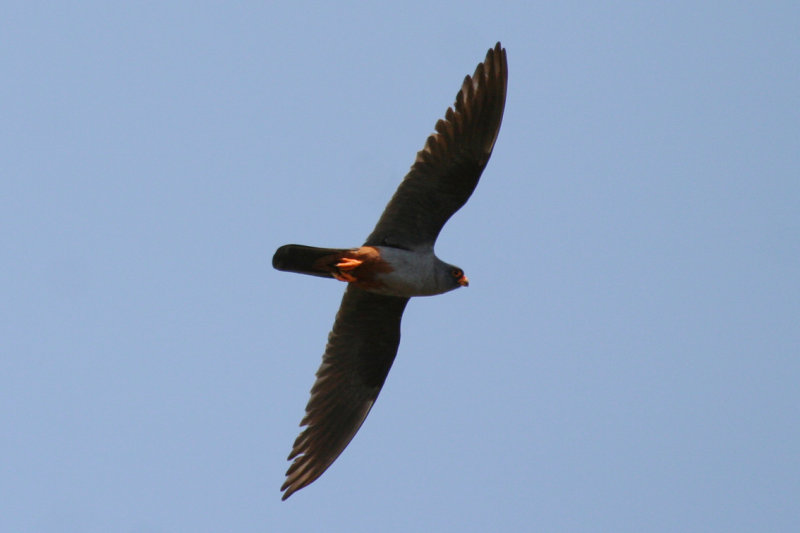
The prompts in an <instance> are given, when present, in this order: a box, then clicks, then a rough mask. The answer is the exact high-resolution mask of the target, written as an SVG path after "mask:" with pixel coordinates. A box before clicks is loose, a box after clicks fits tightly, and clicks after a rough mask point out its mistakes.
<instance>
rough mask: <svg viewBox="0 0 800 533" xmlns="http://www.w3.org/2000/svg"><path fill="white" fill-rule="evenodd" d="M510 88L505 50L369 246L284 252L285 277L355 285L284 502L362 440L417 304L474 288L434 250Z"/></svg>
mask: <svg viewBox="0 0 800 533" xmlns="http://www.w3.org/2000/svg"><path fill="white" fill-rule="evenodd" d="M507 83H508V64H507V60H506V50H505V48H503V47H502V46H501V44H500V43H499V42H498V43H497V44H496V45H495V46H494V47H493V48H490V49H489V50H488V52H487V53H486V58H485V59H484V60H483V62H481V63H479V64H478V66H477V67H476V68H475V71H474V73H473V74H472V76H469V75H468V76H466V77H465V78H464V81H463V83H462V84H461V88H460V90H459V91H458V94H457V95H456V100H455V104H454V105H453V106H451V107H449V108H448V109H447V111H446V112H445V115H444V118H443V119H440V120H438V121H437V122H436V125H435V132H434V133H432V134H431V135H430V136H429V137H428V138H427V140H426V142H425V144H424V147H423V149H422V150H420V151H419V152H418V153H417V155H416V159H415V160H414V163H413V165H412V166H411V169H410V170H409V172H408V174H407V175H406V176H405V177H404V178H403V180H402V182H401V183H400V185H399V187H398V189H397V191H396V192H395V194H394V195H393V196H392V198H391V200H390V201H389V203H388V204H387V205H386V208H385V210H384V211H383V214H382V215H381V217H380V219H379V220H378V223H377V225H376V226H375V228H374V229H373V231H372V233H371V234H370V235H369V236H368V237H367V239H366V241H365V242H364V244H363V245H362V246H360V247H356V248H321V247H314V246H304V245H298V244H287V245H284V246H281V247H280V248H278V250H277V251H276V252H275V254H274V256H273V258H272V265H273V267H274V268H275V269H277V270H281V271H286V272H295V273H300V274H308V275H312V276H319V277H324V278H332V279H336V280H339V281H342V282H344V283H346V284H347V288H346V289H345V291H344V296H343V298H342V302H341V305H340V307H339V311H338V312H337V314H336V318H335V320H334V324H333V329H332V330H331V332H330V334H329V335H328V342H327V345H326V347H325V352H324V354H323V356H322V363H321V366H320V367H319V370H318V371H317V373H316V381H315V382H314V385H313V387H312V388H311V397H310V399H309V401H308V404H307V405H306V409H305V416H304V417H303V419H302V421H301V422H300V426H301V428H303V429H302V431H301V433H300V435H299V436H298V437H297V439H296V440H295V442H294V445H293V446H292V450H291V453H290V454H289V457H288V460H289V461H291V464H290V466H289V469H288V470H287V472H286V479H285V482H284V483H283V485H282V486H281V491H282V492H283V494H282V497H281V499H282V500H286V499H287V498H289V496H291V495H292V494H293V493H295V492H296V491H298V490H300V489H302V488H304V487H306V486H308V485H309V484H311V483H312V482H314V481H315V480H316V479H318V478H319V477H320V476H321V475H322V474H323V473H324V472H325V470H327V469H328V467H329V466H330V465H331V464H332V463H333V462H334V461H335V460H336V458H337V457H339V455H340V454H341V453H342V451H343V450H344V449H345V448H346V447H347V445H348V444H349V443H350V441H351V440H352V439H353V437H354V436H355V434H356V432H358V430H359V428H360V427H361V425H362V423H363V422H364V420H365V419H366V417H367V414H368V413H369V411H370V409H371V408H372V406H373V405H374V403H375V400H376V399H377V397H378V394H379V392H380V390H381V387H382V386H383V383H384V381H385V380H386V376H387V375H388V373H389V369H390V368H391V366H392V363H393V361H394V358H395V356H396V354H397V350H398V347H399V344H400V321H401V318H402V315H403V311H404V310H405V307H406V304H407V303H408V301H409V299H410V298H412V297H415V296H432V295H437V294H443V293H446V292H448V291H451V290H454V289H457V288H460V287H466V286H468V285H469V280H468V279H467V276H466V275H465V274H464V271H463V270H462V269H461V268H459V267H457V266H455V265H451V264H449V263H446V262H444V261H442V260H441V259H439V258H438V257H436V255H435V253H434V244H435V242H436V239H437V237H438V235H439V232H440V231H441V229H442V227H443V226H444V224H445V223H446V222H447V220H448V219H449V218H450V217H451V216H452V215H453V213H455V212H456V211H458V210H459V209H460V208H461V207H462V206H463V205H464V204H465V203H466V202H467V200H468V199H469V197H470V196H471V194H472V192H473V190H474V189H475V187H476V186H477V184H478V180H479V178H480V176H481V173H482V172H483V169H484V168H485V167H486V164H487V162H488V161H489V157H490V156H491V155H492V150H493V148H494V145H495V142H496V140H497V136H498V133H499V132H500V124H501V122H502V119H503V112H504V109H505V101H506V86H507Z"/></svg>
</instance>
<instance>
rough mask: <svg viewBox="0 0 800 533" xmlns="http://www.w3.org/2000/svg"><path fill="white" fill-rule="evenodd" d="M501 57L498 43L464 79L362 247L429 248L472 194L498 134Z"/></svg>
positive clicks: (504, 74)
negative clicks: (453, 102)
mask: <svg viewBox="0 0 800 533" xmlns="http://www.w3.org/2000/svg"><path fill="white" fill-rule="evenodd" d="M507 80H508V65H507V63H506V51H505V49H504V48H501V46H500V43H497V44H496V45H495V47H494V48H492V49H490V50H489V51H488V52H487V53H486V59H485V60H484V61H483V63H480V64H479V65H478V67H477V68H476V69H475V73H474V74H473V75H472V76H471V77H470V76H467V77H466V78H465V79H464V83H463V84H462V85H461V90H460V91H458V95H456V103H455V110H454V109H453V108H452V107H451V108H448V109H447V112H446V113H445V117H444V120H441V119H440V120H439V121H438V122H437V123H436V133H434V134H433V135H431V136H430V137H428V140H427V142H426V143H425V147H424V148H423V149H422V150H421V151H420V152H418V153H417V159H416V161H414V164H413V165H412V167H411V170H410V171H409V173H408V174H407V175H406V177H405V178H404V179H403V182H402V183H401V184H400V187H399V188H398V189H397V192H395V194H394V196H393V197H392V199H391V201H390V202H389V204H388V205H387V206H386V209H385V210H384V212H383V214H382V215H381V218H380V220H379V221H378V224H377V225H376V226H375V229H374V230H373V231H372V234H371V235H370V236H369V237H368V238H367V241H366V242H365V244H366V245H370V246H375V245H390V246H397V247H400V248H408V249H415V248H422V247H428V246H432V245H433V243H434V242H435V241H436V237H437V236H438V235H439V232H440V231H441V229H442V226H444V224H445V222H447V220H448V219H449V218H450V217H451V216H452V215H453V213H455V212H456V211H458V210H459V208H461V206H462V205H464V204H465V203H466V201H467V199H468V198H469V197H470V195H471V194H472V191H473V190H474V189H475V186H476V185H477V184H478V179H479V178H480V176H481V172H483V169H484V167H485V166H486V163H487V162H488V161H489V156H491V155H492V148H494V143H495V141H496V140H497V134H498V133H499V131H500V123H501V121H502V120H503V108H504V107H505V102H506V83H507Z"/></svg>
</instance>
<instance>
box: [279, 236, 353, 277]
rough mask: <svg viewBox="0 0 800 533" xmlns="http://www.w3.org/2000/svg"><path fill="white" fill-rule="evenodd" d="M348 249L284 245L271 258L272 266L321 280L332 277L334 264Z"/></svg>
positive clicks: (334, 268)
mask: <svg viewBox="0 0 800 533" xmlns="http://www.w3.org/2000/svg"><path fill="white" fill-rule="evenodd" d="M349 251H350V249H349V248H317V247H315V246H303V245H301V244H286V245H284V246H281V247H280V248H278V250H277V251H276V252H275V255H274V256H272V266H273V267H275V268H276V269H278V270H283V271H284V272H297V273H298V274H308V275H310V276H320V277H323V278H330V277H332V275H331V272H333V271H335V270H336V266H335V265H336V263H338V262H339V260H340V259H341V258H342V256H343V255H344V254H345V253H346V252H349Z"/></svg>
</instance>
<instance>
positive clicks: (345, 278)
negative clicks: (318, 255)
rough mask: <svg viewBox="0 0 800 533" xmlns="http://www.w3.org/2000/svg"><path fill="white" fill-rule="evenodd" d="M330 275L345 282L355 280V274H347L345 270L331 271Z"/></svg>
mask: <svg viewBox="0 0 800 533" xmlns="http://www.w3.org/2000/svg"><path fill="white" fill-rule="evenodd" d="M331 275H332V276H333V277H334V278H336V279H338V280H339V281H345V282H347V283H350V282H352V281H355V280H356V278H355V276H353V275H351V274H348V273H347V272H331Z"/></svg>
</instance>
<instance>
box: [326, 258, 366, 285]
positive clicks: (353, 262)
mask: <svg viewBox="0 0 800 533" xmlns="http://www.w3.org/2000/svg"><path fill="white" fill-rule="evenodd" d="M361 263H363V261H362V260H360V259H354V258H352V257H345V258H343V259H342V260H341V261H339V262H338V263H336V265H334V266H335V267H336V268H337V270H335V271H333V272H331V274H332V275H333V277H334V278H336V279H338V280H339V281H346V282H352V281H356V277H355V276H354V275H352V274H350V273H349V271H350V270H354V269H356V268H358V267H359V266H360V265H361Z"/></svg>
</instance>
